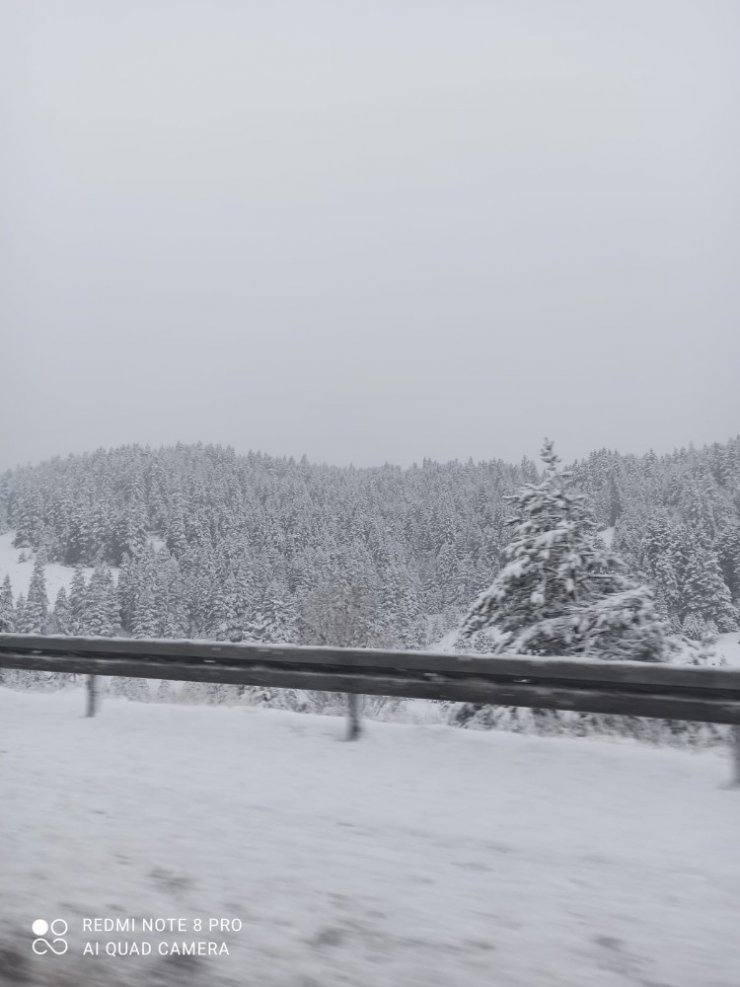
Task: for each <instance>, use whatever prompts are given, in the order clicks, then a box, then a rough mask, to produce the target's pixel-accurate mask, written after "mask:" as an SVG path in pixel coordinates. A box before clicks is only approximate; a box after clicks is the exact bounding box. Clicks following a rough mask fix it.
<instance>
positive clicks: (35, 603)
mask: <svg viewBox="0 0 740 987" xmlns="http://www.w3.org/2000/svg"><path fill="white" fill-rule="evenodd" d="M25 609H26V613H25V623H26V625H27V627H28V630H27V631H26V633H27V634H43V632H44V630H45V629H46V621H47V619H48V614H49V598H48V596H47V595H46V579H45V577H44V564H43V560H42V557H41V554H40V553H39V555H38V556H37V558H36V561H35V562H34V564H33V574H32V576H31V582H30V585H29V587H28V596H27V597H26V608H25Z"/></svg>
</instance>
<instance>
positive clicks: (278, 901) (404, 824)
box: [0, 689, 740, 987]
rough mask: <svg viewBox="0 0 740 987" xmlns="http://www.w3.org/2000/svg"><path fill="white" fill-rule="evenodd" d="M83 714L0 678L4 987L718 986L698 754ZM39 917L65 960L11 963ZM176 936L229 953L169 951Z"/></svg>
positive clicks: (718, 892) (712, 855) (728, 856)
mask: <svg viewBox="0 0 740 987" xmlns="http://www.w3.org/2000/svg"><path fill="white" fill-rule="evenodd" d="M82 706H83V696H82V693H81V692H77V691H73V690H71V691H67V692H61V693H53V694H48V693H47V694H38V693H36V694H34V693H19V692H13V691H10V690H7V689H0V751H1V752H2V753H0V771H1V777H2V788H1V790H2V806H1V808H0V825H1V829H0V878H1V883H2V888H3V894H2V896H0V912H1V914H0V982H1V983H3V984H4V985H5V984H8V985H10V984H12V985H15V984H43V985H48V987H52V985H53V987H72V985H75V987H81V985H84V987H87V985H90V987H94V985H97V984H100V985H120V984H127V985H128V984H130V985H133V984H136V985H177V987H181V985H182V987H187V985H194V984H197V985H203V987H219V985H227V984H229V985H237V984H238V985H241V987H252V985H254V987H334V985H336V987H339V985H342V987H417V985H418V987H548V985H552V987H626V985H636V987H737V984H738V977H739V972H740V940H739V939H738V935H737V931H738V916H740V839H738V832H740V791H737V790H725V789H723V788H722V785H723V783H724V782H725V781H726V780H727V779H728V777H729V774H730V766H729V763H728V759H727V758H726V757H725V756H723V755H721V754H719V753H717V752H712V753H702V754H689V753H685V752H680V751H675V750H656V749H653V748H648V747H640V746H637V745H635V744H633V743H631V742H629V741H620V742H611V743H609V742H604V741H595V740H569V739H561V738H558V739H556V738H542V739H540V738H533V737H522V736H514V735H510V734H504V733H486V732H467V731H459V730H453V729H450V728H445V727H439V726H437V727H433V726H409V725H402V724H381V723H371V724H369V725H368V733H367V736H366V737H365V738H364V739H363V740H362V741H360V742H359V743H357V744H346V743H339V742H337V738H338V737H340V736H341V734H342V728H343V724H342V722H341V720H337V719H335V718H330V717H314V716H309V715H296V714H291V713H283V712H277V711H271V710H257V709H251V708H248V707H235V708H228V707H227V708H224V707H208V708H203V707H194V706H168V705H162V704H157V705H154V704H140V703H133V702H127V701H125V700H120V699H118V700H116V699H111V698H106V699H105V701H104V704H103V708H102V711H101V714H100V716H99V717H97V718H96V719H94V720H86V719H83V718H82V716H81V713H82ZM144 917H149V918H157V917H161V918H174V917H178V918H181V919H183V920H184V921H185V923H186V927H187V928H188V929H189V930H192V927H193V923H194V921H195V920H197V919H199V920H201V921H203V922H204V923H207V921H208V919H209V918H212V917H213V918H220V917H223V918H226V919H238V920H240V921H241V922H242V923H243V925H242V928H241V930H240V931H237V932H223V933H220V932H219V933H216V934H211V935H209V934H207V933H193V932H192V931H188V932H184V933H177V934H170V933H162V934H151V933H147V934H142V933H141V932H140V931H139V927H140V923H141V921H142V919H143V918H144ZM39 918H43V919H44V920H47V921H51V920H52V919H56V918H63V919H64V921H65V922H67V923H68V925H69V931H68V934H67V936H66V939H67V942H68V950H67V952H66V953H65V954H64V955H62V956H55V955H45V956H35V955H34V953H33V952H32V939H33V936H32V933H31V923H32V922H33V921H34V920H36V919H39ZM92 918H101V919H105V918H113V919H115V918H119V919H125V918H132V919H134V921H135V923H136V925H135V929H136V931H134V932H133V933H130V932H110V933H107V932H90V931H87V932H85V931H83V920H84V919H92ZM48 938H49V936H47V939H48ZM193 939H196V940H197V939H203V940H212V941H215V942H217V943H218V944H220V943H221V942H222V941H223V942H225V943H226V947H227V949H228V951H229V955H228V956H227V955H220V956H216V957H212V958H210V959H208V958H201V959H197V958H192V957H184V958H183V957H179V956H178V955H177V954H173V952H172V948H171V947H172V946H173V944H176V943H177V942H182V941H185V942H189V941H191V940H193ZM86 942H98V943H100V944H101V945H100V949H101V951H104V949H105V946H104V944H105V943H107V942H114V943H121V944H122V946H123V948H128V946H129V944H130V943H132V942H133V943H141V942H149V943H150V944H151V945H152V946H153V955H152V956H150V957H142V956H135V955H134V956H116V957H106V956H105V955H100V956H94V955H87V956H83V950H84V946H85V943H86ZM162 946H163V948H164V953H161V954H160V953H159V950H160V949H161V948H162Z"/></svg>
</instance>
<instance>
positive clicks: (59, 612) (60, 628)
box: [53, 586, 72, 634]
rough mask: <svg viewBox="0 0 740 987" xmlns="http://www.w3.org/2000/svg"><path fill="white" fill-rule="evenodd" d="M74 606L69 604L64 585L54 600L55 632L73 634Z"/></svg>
mask: <svg viewBox="0 0 740 987" xmlns="http://www.w3.org/2000/svg"><path fill="white" fill-rule="evenodd" d="M71 628H72V608H71V607H70V605H69V598H68V597H67V591H66V589H65V588H64V586H62V587H61V588H60V590H59V592H58V593H57V598H56V600H55V601H54V614H53V631H54V633H55V634H71V632H72V631H71Z"/></svg>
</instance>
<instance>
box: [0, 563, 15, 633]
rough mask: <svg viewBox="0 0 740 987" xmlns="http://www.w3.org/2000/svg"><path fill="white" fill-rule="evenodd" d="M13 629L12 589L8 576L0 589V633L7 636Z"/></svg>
mask: <svg viewBox="0 0 740 987" xmlns="http://www.w3.org/2000/svg"><path fill="white" fill-rule="evenodd" d="M14 627H15V612H14V609H13V588H12V586H11V584H10V576H6V577H5V579H4V580H3V584H2V586H1V587H0V633H2V634H7V633H9V632H10V631H12V630H13V629H14Z"/></svg>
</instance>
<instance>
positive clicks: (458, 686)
mask: <svg viewBox="0 0 740 987" xmlns="http://www.w3.org/2000/svg"><path fill="white" fill-rule="evenodd" d="M0 668H13V669H25V670H27V671H46V672H72V673H78V674H86V675H88V676H100V675H103V676H125V677H128V678H153V679H172V680H177V681H184V682H210V683H228V684H235V685H251V686H254V685H257V686H271V687H274V688H282V689H309V690H320V691H324V692H342V693H349V694H350V695H380V696H399V697H405V698H419V699H437V700H452V701H456V702H471V703H481V704H490V705H497V706H529V707H536V708H539V709H554V710H575V711H579V712H588V713H612V714H616V715H624V716H645V717H657V718H660V719H675V720H693V721H697V722H704V723H719V724H732V725H735V726H739V725H740V668H737V669H726V668H704V667H702V668H697V667H692V666H681V665H666V664H662V663H653V662H607V661H600V660H586V659H582V660H578V659H565V658H533V657H529V656H527V657H520V656H501V657H496V658H470V657H461V656H455V655H439V654H427V653H424V652H415V651H381V650H375V649H351V648H324V647H299V646H292V645H291V646H288V645H269V646H262V645H256V644H225V643H218V642H213V641H173V640H156V641H154V640H152V641H149V640H147V641H142V640H133V639H124V638H78V637H41V636H36V635H29V634H0ZM91 681H92V680H91ZM90 693H91V695H93V696H94V689H93V688H92V687H91V689H90ZM92 705H93V712H94V698H93V700H92ZM734 732H735V734H738V731H737V730H736V731H734Z"/></svg>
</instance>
